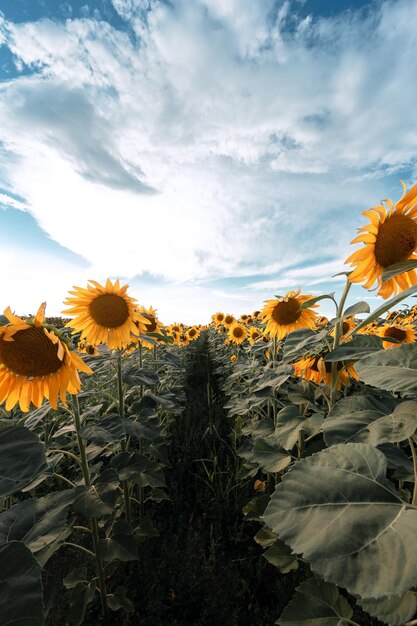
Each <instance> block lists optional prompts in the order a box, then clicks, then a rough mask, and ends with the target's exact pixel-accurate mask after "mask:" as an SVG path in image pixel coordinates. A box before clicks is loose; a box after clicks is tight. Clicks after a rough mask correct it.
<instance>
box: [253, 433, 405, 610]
mask: <svg viewBox="0 0 417 626" xmlns="http://www.w3.org/2000/svg"><path fill="white" fill-rule="evenodd" d="M386 471H387V462H386V458H385V456H384V455H383V454H382V452H380V451H379V450H377V449H376V448H374V447H373V446H371V445H369V444H363V443H348V444H340V445H336V446H332V447H331V448H327V449H325V450H322V451H321V452H319V453H317V454H313V455H312V456H311V457H308V458H306V459H303V460H301V461H299V462H298V463H296V464H295V465H294V467H293V468H292V469H290V470H289V471H288V472H287V473H286V474H285V475H284V476H283V477H282V479H281V482H280V483H279V484H278V485H277V486H276V488H275V492H274V494H273V495H272V497H271V501H270V503H269V505H268V507H267V509H266V511H265V513H264V515H263V517H262V519H263V521H264V522H265V523H266V524H267V525H268V526H269V527H270V528H271V530H272V532H274V533H276V534H277V535H278V536H279V537H280V538H281V539H282V540H283V541H285V542H286V543H287V544H288V545H289V546H290V548H291V549H292V550H293V551H294V552H295V553H296V554H302V555H303V558H304V559H305V560H306V561H308V562H309V563H310V565H311V568H312V570H313V571H314V572H315V573H317V574H319V575H320V576H322V577H323V578H324V579H325V580H327V581H329V582H332V583H334V584H336V585H339V586H341V587H344V588H345V589H347V590H348V591H349V593H352V594H354V595H360V596H361V597H362V598H365V599H370V598H381V597H383V596H388V595H402V594H404V593H405V592H406V591H408V590H409V589H410V588H412V587H414V586H416V585H417V569H416V567H415V564H416V561H417V544H416V541H415V536H416V533H417V509H416V508H415V507H410V506H409V505H407V504H406V503H405V502H404V501H403V500H402V498H401V496H400V495H399V494H398V493H397V492H396V491H395V489H394V486H393V484H392V483H391V482H390V481H388V480H387V478H386ZM405 547H406V548H405ZM399 571H400V572H401V576H398V572H399ZM371 574H372V575H371Z"/></svg>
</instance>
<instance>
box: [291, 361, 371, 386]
mask: <svg viewBox="0 0 417 626" xmlns="http://www.w3.org/2000/svg"><path fill="white" fill-rule="evenodd" d="M292 367H293V370H294V375H295V376H298V377H300V378H304V380H311V381H313V382H314V383H316V384H317V385H318V384H320V383H325V384H326V385H328V386H329V387H330V385H331V384H332V373H331V371H332V364H331V363H327V362H325V361H324V359H323V356H322V355H320V354H316V355H314V356H308V355H307V356H305V357H303V358H302V359H300V360H299V361H297V362H296V363H293V366H292ZM337 374H338V378H337V385H336V388H337V390H339V389H340V388H341V386H342V385H347V384H348V382H349V376H350V377H351V378H354V379H355V380H359V377H358V375H357V373H356V370H355V368H354V366H353V365H347V366H344V365H343V363H341V362H339V363H338V364H337Z"/></svg>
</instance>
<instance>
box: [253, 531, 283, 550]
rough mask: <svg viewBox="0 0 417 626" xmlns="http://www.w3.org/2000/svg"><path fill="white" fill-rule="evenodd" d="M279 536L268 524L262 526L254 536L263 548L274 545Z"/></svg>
mask: <svg viewBox="0 0 417 626" xmlns="http://www.w3.org/2000/svg"><path fill="white" fill-rule="evenodd" d="M277 539H278V537H277V536H276V535H275V533H273V532H272V531H271V529H270V528H268V526H262V528H260V529H259V530H258V532H257V533H256V535H255V536H254V540H255V541H256V543H259V545H260V546H262V547H263V548H269V547H270V546H272V545H273V544H274V543H275V542H276V540H277Z"/></svg>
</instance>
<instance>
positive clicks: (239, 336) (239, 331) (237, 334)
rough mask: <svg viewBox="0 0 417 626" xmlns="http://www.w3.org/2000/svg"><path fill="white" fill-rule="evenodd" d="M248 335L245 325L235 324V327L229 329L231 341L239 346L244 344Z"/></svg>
mask: <svg viewBox="0 0 417 626" xmlns="http://www.w3.org/2000/svg"><path fill="white" fill-rule="evenodd" d="M247 335H248V333H247V330H246V328H245V327H244V326H243V324H239V323H238V322H236V323H235V324H233V326H232V327H231V328H230V329H229V340H230V341H231V342H232V343H235V344H237V345H238V344H240V343H243V342H244V341H245V339H246V337H247Z"/></svg>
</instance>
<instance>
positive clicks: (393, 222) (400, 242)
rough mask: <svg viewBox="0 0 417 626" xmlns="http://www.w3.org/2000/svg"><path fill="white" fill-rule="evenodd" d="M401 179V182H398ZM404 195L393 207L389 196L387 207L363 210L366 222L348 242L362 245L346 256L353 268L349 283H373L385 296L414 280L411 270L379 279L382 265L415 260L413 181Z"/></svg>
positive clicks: (416, 214) (415, 196) (416, 210)
mask: <svg viewBox="0 0 417 626" xmlns="http://www.w3.org/2000/svg"><path fill="white" fill-rule="evenodd" d="M401 182H402V181H401ZM402 184H403V187H404V194H403V196H402V198H401V200H399V201H398V202H397V204H396V205H395V206H394V205H393V203H392V202H391V200H390V199H389V198H387V199H386V200H385V203H386V204H387V206H388V208H386V207H385V206H383V205H379V206H374V207H372V208H371V209H369V211H363V213H362V215H365V216H366V217H368V218H369V219H370V224H366V225H365V226H362V228H359V229H358V231H359V232H360V233H361V234H360V235H358V237H356V238H355V239H353V241H352V242H351V243H363V244H365V245H364V246H363V247H362V248H360V249H359V250H356V252H354V253H353V254H351V255H350V257H349V258H348V259H346V261H345V263H349V264H350V265H351V266H352V267H354V269H353V271H352V273H351V274H350V275H349V280H350V282H352V283H361V282H363V281H365V282H364V283H363V286H364V287H365V288H366V289H370V288H371V287H372V285H373V284H374V283H375V281H376V282H377V287H378V288H379V290H378V295H379V296H382V297H383V298H389V297H390V296H391V295H393V294H394V295H395V294H397V293H399V292H400V291H404V290H405V289H408V287H411V286H412V285H415V284H416V283H417V273H416V271H415V270H410V271H408V272H403V273H402V274H398V275H397V276H395V277H394V278H391V279H390V280H387V281H386V282H385V283H383V282H382V272H383V271H384V269H385V268H387V267H389V266H390V265H393V264H394V263H399V262H400V261H406V260H407V259H417V253H416V248H417V221H416V219H415V218H416V217H417V184H415V185H414V186H413V187H412V188H411V189H410V190H409V191H408V192H407V193H406V192H405V185H404V183H402Z"/></svg>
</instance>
